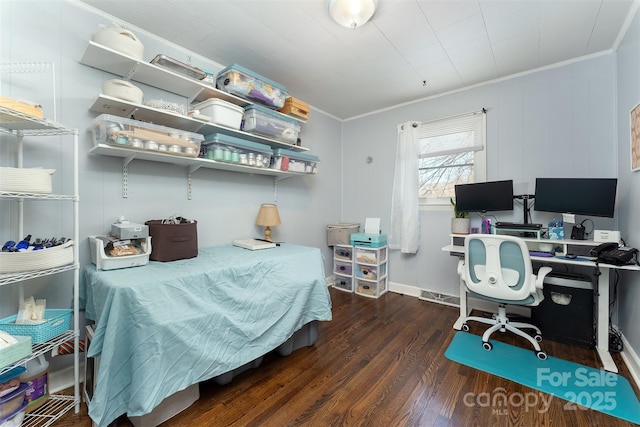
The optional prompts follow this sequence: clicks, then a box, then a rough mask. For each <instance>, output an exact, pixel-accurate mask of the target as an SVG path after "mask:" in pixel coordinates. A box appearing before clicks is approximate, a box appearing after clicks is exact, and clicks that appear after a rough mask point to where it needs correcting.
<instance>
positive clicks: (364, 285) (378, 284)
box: [355, 277, 387, 298]
mask: <svg viewBox="0 0 640 427" xmlns="http://www.w3.org/2000/svg"><path fill="white" fill-rule="evenodd" d="M355 292H356V294H358V295H362V296H365V297H372V298H378V297H379V296H380V295H382V294H384V293H386V292H387V278H386V277H385V278H383V279H380V280H378V281H366V280H362V279H356V291H355Z"/></svg>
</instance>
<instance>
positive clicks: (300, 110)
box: [278, 96, 309, 120]
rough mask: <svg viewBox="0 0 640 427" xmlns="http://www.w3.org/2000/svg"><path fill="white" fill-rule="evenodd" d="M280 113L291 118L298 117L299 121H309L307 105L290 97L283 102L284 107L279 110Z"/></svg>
mask: <svg viewBox="0 0 640 427" xmlns="http://www.w3.org/2000/svg"><path fill="white" fill-rule="evenodd" d="M278 111H280V112H281V113H284V114H289V115H291V116H296V117H300V118H301V119H304V120H308V119H309V104H307V103H306V102H302V101H300V100H299V99H297V98H294V97H292V96H290V97H288V98H287V99H285V100H284V107H282V108H281V109H279V110H278Z"/></svg>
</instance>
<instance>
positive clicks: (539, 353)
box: [536, 351, 547, 360]
mask: <svg viewBox="0 0 640 427" xmlns="http://www.w3.org/2000/svg"><path fill="white" fill-rule="evenodd" d="M536 356H538V359H540V360H547V353H545V352H544V351H536Z"/></svg>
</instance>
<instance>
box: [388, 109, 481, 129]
mask: <svg viewBox="0 0 640 427" xmlns="http://www.w3.org/2000/svg"><path fill="white" fill-rule="evenodd" d="M479 113H482V114H487V109H486V108H484V107H482V108H481V109H480V110H476V111H469V112H467V113H460V114H455V115H453V116H449V117H441V118H439V119H434V120H429V121H426V122H413V123H411V127H414V128H417V127H418V126H420V125H424V124H429V123H435V122H439V121H442V120H448V119H454V118H456V117H464V116H472V115H475V114H479ZM399 126H400V129H402V130H404V124H402V125H399Z"/></svg>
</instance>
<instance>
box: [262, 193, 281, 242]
mask: <svg viewBox="0 0 640 427" xmlns="http://www.w3.org/2000/svg"><path fill="white" fill-rule="evenodd" d="M256 225H260V226H263V227H265V229H264V240H266V241H268V242H272V241H273V240H271V227H273V226H276V225H280V215H279V214H278V206H276V205H274V204H272V203H263V204H261V205H260V210H259V211H258V218H256Z"/></svg>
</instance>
